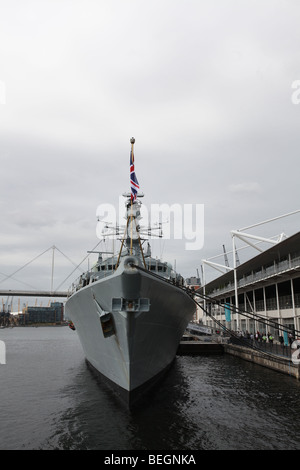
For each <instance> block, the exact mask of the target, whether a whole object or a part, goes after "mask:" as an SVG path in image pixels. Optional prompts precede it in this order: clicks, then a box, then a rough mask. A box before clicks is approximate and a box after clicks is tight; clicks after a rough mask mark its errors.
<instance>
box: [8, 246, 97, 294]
mask: <svg viewBox="0 0 300 470" xmlns="http://www.w3.org/2000/svg"><path fill="white" fill-rule="evenodd" d="M99 243H100V242H99ZM99 243H97V245H96V247H97V246H98V245H99ZM96 247H95V248H96ZM50 250H52V265H51V286H50V289H49V290H48V289H34V288H31V289H29V288H26V289H16V288H15V289H9V288H7V287H5V288H1V287H0V297H1V296H2V297H5V296H13V297H14V296H16V297H48V298H51V297H59V298H67V297H68V291H67V290H62V289H61V287H62V286H63V285H64V284H65V282H66V281H67V280H68V278H70V277H71V276H72V274H74V272H75V271H76V270H79V271H80V272H81V274H82V273H83V270H82V269H81V268H80V265H81V264H82V263H83V262H84V261H85V260H86V259H87V257H88V256H89V254H88V255H87V256H86V257H85V258H84V259H83V260H82V261H81V262H80V263H79V264H77V265H76V263H74V262H73V261H72V260H71V259H70V258H69V257H68V256H66V255H65V254H64V253H63V252H62V251H61V250H60V249H59V248H57V246H55V245H53V246H51V247H49V248H47V249H46V250H44V251H43V252H42V253H40V254H39V255H37V256H35V257H34V258H33V259H31V260H30V261H28V262H27V263H25V264H24V265H23V266H21V267H20V268H18V269H16V270H15V271H14V272H13V273H11V274H8V275H7V274H4V273H3V272H0V275H2V276H3V278H2V279H1V280H0V284H2V283H3V282H5V281H7V280H9V279H11V280H12V281H17V282H22V283H23V284H26V283H25V282H23V281H18V280H17V279H15V277H14V276H15V275H16V274H18V273H19V272H20V271H21V270H23V269H24V268H26V267H27V266H29V265H30V264H31V263H33V262H34V261H36V260H37V259H38V258H40V257H41V256H43V255H44V254H45V253H47V252H49V251H50ZM55 251H57V252H59V253H60V254H61V255H63V256H64V257H65V258H66V259H67V260H68V261H69V262H70V263H72V264H73V266H74V267H75V268H74V269H73V271H72V272H71V273H70V274H69V275H68V276H67V277H66V278H65V279H64V280H63V281H62V282H61V283H60V285H59V286H58V287H57V288H55V289H54V287H53V282H54V260H55ZM26 285H28V284H26Z"/></svg>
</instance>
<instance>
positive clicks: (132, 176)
mask: <svg viewBox="0 0 300 470" xmlns="http://www.w3.org/2000/svg"><path fill="white" fill-rule="evenodd" d="M130 186H131V200H132V201H135V200H136V194H137V192H138V189H140V186H139V182H138V180H137V177H136V175H135V171H134V155H133V150H131V152H130Z"/></svg>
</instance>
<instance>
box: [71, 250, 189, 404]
mask: <svg viewBox="0 0 300 470" xmlns="http://www.w3.org/2000/svg"><path fill="white" fill-rule="evenodd" d="M133 259H134V261H135V263H136V264H138V263H140V262H141V261H140V260H138V259H137V258H133V257H126V258H125V259H124V260H123V261H122V263H121V265H120V266H119V268H118V269H117V270H116V272H115V273H113V274H111V275H109V276H107V277H105V278H102V279H100V280H98V281H96V282H93V283H91V284H89V285H87V286H86V287H83V288H81V289H80V290H79V291H78V292H75V293H74V294H73V295H72V296H71V297H70V298H69V299H68V300H67V302H66V313H67V316H68V317H69V318H71V319H72V321H73V323H74V325H75V327H76V331H77V333H78V336H79V339H80V342H81V344H82V347H83V350H84V353H85V356H86V359H87V361H88V362H89V363H90V364H91V365H92V366H93V368H95V369H96V370H97V371H98V372H100V374H102V375H103V376H104V377H105V378H106V379H108V381H109V382H111V383H112V384H114V385H115V386H117V388H118V390H119V392H120V394H121V395H122V396H123V397H125V398H126V399H127V400H128V402H131V401H132V400H131V399H132V397H136V395H138V392H139V391H140V390H141V389H142V388H144V387H145V386H147V385H149V384H150V383H151V382H153V381H154V380H155V379H156V378H157V377H159V376H160V375H161V374H162V372H163V371H165V370H166V369H167V368H168V366H170V365H171V363H172V362H173V360H174V358H175V355H176V351H177V348H178V344H179V342H180V339H181V337H182V335H183V333H184V331H185V328H186V326H187V324H188V322H189V321H190V320H191V319H192V316H193V314H194V311H195V304H194V302H193V300H192V299H191V298H190V297H189V295H188V294H186V293H185V292H184V291H182V290H181V289H180V288H178V287H176V286H174V285H172V284H168V283H166V282H165V281H164V280H161V279H159V278H158V277H154V276H152V275H151V274H150V273H147V272H145V271H142V270H139V269H136V268H135V267H132V266H131V265H130V264H129V261H132V260H133ZM107 320H108V321H107Z"/></svg>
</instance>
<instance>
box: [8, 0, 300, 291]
mask: <svg viewBox="0 0 300 470" xmlns="http://www.w3.org/2000/svg"><path fill="white" fill-rule="evenodd" d="M299 19H300V4H299V2H298V1H297V0H282V1H279V0H259V1H258V0H257V1H256V0H251V1H250V0H243V1H238V0H236V1H234V0H214V1H211V0H210V1H208V0H205V1H204V0H202V1H201V0H184V1H183V0H159V1H157V0H152V1H151V2H145V1H142V0H85V1H83V0H51V1H50V0H49V1H47V0H36V1H34V0H7V1H5V0H0V85H1V86H0V123H1V124H0V138H1V146H0V157H1V186H0V209H1V228H0V272H1V277H0V281H1V280H3V279H4V276H3V274H7V275H8V274H11V273H13V272H14V271H16V270H17V269H18V268H19V267H21V266H23V265H24V264H25V263H27V262H29V261H30V260H31V259H32V258H34V257H35V256H37V255H38V254H40V253H42V252H43V251H44V250H46V249H48V248H49V247H51V246H52V245H56V246H57V247H58V248H59V249H60V250H61V251H62V252H63V253H64V254H65V255H66V256H67V257H69V258H70V259H71V260H72V261H74V263H79V262H80V261H81V260H82V259H83V258H84V257H85V256H86V251H87V250H91V249H92V248H93V247H94V246H95V245H96V243H97V242H98V241H99V240H98V238H97V236H96V210H97V207H98V206H99V205H100V204H103V203H112V204H114V205H116V206H117V205H118V200H119V196H120V195H121V194H122V193H123V192H124V191H128V190H129V188H130V186H129V152H130V137H131V136H134V137H135V139H136V144H135V165H136V174H137V177H138V180H139V183H140V187H141V191H143V192H144V194H145V198H144V203H145V205H147V206H150V205H151V204H152V203H156V204H158V203H165V204H169V205H171V204H176V203H177V204H182V205H183V204H194V205H196V204H204V217H205V218H204V245H203V248H202V249H199V250H189V251H188V250H185V240H175V241H174V240H166V241H165V242H162V241H159V242H157V243H155V244H154V252H153V254H154V255H155V256H160V254H162V255H163V258H164V259H166V260H167V261H170V262H173V261H174V260H176V267H177V269H178V270H179V271H180V272H181V273H182V274H183V275H184V276H191V275H195V274H196V269H197V268H198V269H199V270H200V265H201V260H202V259H206V258H209V257H211V256H214V255H217V254H219V253H222V245H223V244H225V246H226V249H227V250H228V251H229V250H230V249H231V236H230V230H232V229H239V228H242V227H246V226H249V225H251V224H255V223H256V222H260V221H263V220H266V219H269V218H273V217H276V216H279V215H282V214H285V213H289V212H291V211H295V210H297V209H299V208H300V204H299V202H300V197H299V196H300V184H299V140H300V132H299V129H300V104H297V103H295V102H293V100H292V94H293V93H295V89H293V88H292V85H293V83H294V82H295V81H296V80H300V60H299V53H300V28H299ZM299 96H300V94H299ZM294 101H295V100H294ZM299 221H300V216H299V214H297V215H294V216H291V217H289V218H284V219H280V220H279V221H278V222H277V223H275V224H267V225H265V226H263V227H260V228H259V229H257V231H255V230H254V229H252V232H251V233H259V234H263V235H264V236H267V237H269V236H273V235H276V234H279V233H281V232H285V233H286V234H287V235H292V234H293V233H295V232H297V231H299ZM245 253H246V250H245ZM253 254H254V252H253V251H252V252H249V256H252V255H253ZM242 256H244V255H242V254H241V258H242ZM245 256H246V254H245ZM51 257H52V250H49V251H48V252H47V253H46V254H45V255H44V256H43V257H40V258H39V259H38V260H37V262H36V263H35V264H34V263H32V265H30V266H28V267H27V268H25V269H24V270H21V271H20V272H19V273H16V275H15V276H14V278H15V279H16V281H15V280H13V279H11V278H10V279H9V280H6V281H5V282H1V284H0V288H3V287H7V286H11V287H12V288H14V287H18V288H25V286H24V284H21V283H20V281H22V282H27V283H29V284H30V285H32V284H34V285H35V286H36V287H39V288H50V277H51V259H52V258H51ZM93 261H94V258H93V257H91V260H90V262H93ZM219 262H221V263H224V260H223V259H222V258H220V260H219ZM230 263H231V259H230ZM83 267H84V269H86V267H87V265H86V264H84V265H83ZM55 268H56V270H55V282H54V287H55V286H58V285H59V284H60V282H61V281H63V279H64V278H65V277H66V276H67V275H68V273H70V272H71V271H72V270H73V268H74V266H73V265H71V264H70V263H69V262H68V261H67V259H66V258H65V257H64V256H62V255H61V254H60V253H57V254H56V255H55ZM79 274H80V273H79V271H77V272H76V273H74V276H73V277H72V278H69V279H68V281H67V282H66V284H65V286H64V287H68V285H69V284H70V283H71V281H72V280H73V278H74V277H75V276H77V275H79ZM215 275H216V273H215V272H214V273H213V276H215ZM17 280H18V282H17Z"/></svg>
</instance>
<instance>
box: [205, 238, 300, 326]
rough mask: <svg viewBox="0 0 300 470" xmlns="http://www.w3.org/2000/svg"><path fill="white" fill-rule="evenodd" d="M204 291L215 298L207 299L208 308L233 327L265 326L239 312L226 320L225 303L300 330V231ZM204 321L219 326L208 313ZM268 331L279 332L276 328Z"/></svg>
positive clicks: (221, 320)
mask: <svg viewBox="0 0 300 470" xmlns="http://www.w3.org/2000/svg"><path fill="white" fill-rule="evenodd" d="M235 275H236V276H235ZM201 292H202V293H205V295H206V296H209V297H210V298H211V299H213V300H211V301H210V300H206V301H205V309H206V311H207V312H209V313H211V315H212V316H213V317H214V318H216V319H217V320H218V322H221V323H222V324H223V325H225V326H226V327H229V328H230V329H232V330H235V331H247V332H249V333H251V332H252V333H254V332H256V331H259V330H261V328H262V325H261V324H259V322H257V321H256V320H254V319H251V318H247V317H246V316H243V315H242V314H240V313H236V312H235V313H233V314H231V316H230V322H228V321H226V320H228V316H227V315H226V313H227V312H225V309H226V305H225V304H232V305H234V306H237V307H238V309H239V311H240V310H244V311H245V312H253V313H255V314H258V315H260V316H261V317H263V318H265V319H271V320H272V321H274V322H278V323H279V324H280V325H284V326H285V327H286V328H289V329H292V330H300V232H298V233H296V234H295V235H293V236H290V237H289V238H287V239H285V240H283V241H281V242H279V243H277V244H275V245H273V246H272V247H271V248H269V249H267V250H266V251H264V252H262V253H260V254H259V255H257V256H255V257H254V258H252V259H250V260H248V261H247V262H245V263H243V264H241V265H240V266H237V267H236V268H235V270H231V271H229V272H227V273H226V274H223V275H221V276H220V277H218V278H217V279H215V280H213V281H211V282H209V283H207V284H206V285H205V286H203V287H202V288H201ZM215 300H218V301H220V303H221V304H222V306H221V305H217V304H216V303H215V302H214V301H215ZM202 322H203V323H204V324H205V325H207V326H209V327H213V328H215V327H216V325H215V324H214V323H215V322H214V321H213V319H212V318H211V317H210V316H209V315H204V316H203V318H202ZM268 330H271V331H269V332H270V333H271V334H273V335H278V334H279V330H278V329H276V327H274V328H269V327H268Z"/></svg>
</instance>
